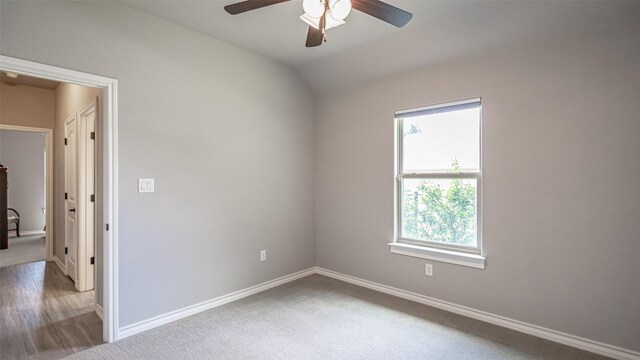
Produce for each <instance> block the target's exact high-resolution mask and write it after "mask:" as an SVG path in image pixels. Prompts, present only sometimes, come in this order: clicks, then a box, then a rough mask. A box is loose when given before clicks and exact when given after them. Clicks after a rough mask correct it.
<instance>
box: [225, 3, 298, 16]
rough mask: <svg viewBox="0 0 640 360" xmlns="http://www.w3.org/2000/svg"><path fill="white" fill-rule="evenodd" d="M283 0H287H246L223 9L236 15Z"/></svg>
mask: <svg viewBox="0 0 640 360" xmlns="http://www.w3.org/2000/svg"><path fill="white" fill-rule="evenodd" d="M285 1H289V0H247V1H241V2H239V3H235V4H231V5H227V6H225V7H224V9H225V10H227V12H228V13H229V14H231V15H238V14H242V13H243V12H247V11H251V10H255V9H260V8H263V7H265V6H269V5H275V4H279V3H281V2H285Z"/></svg>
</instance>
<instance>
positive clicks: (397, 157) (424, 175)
mask: <svg viewBox="0 0 640 360" xmlns="http://www.w3.org/2000/svg"><path fill="white" fill-rule="evenodd" d="M465 104H474V105H475V104H477V106H478V107H479V109H480V114H479V119H478V137H479V138H478V161H479V163H478V171H473V172H466V173H463V172H458V173H447V172H445V173H429V172H420V173H416V172H413V173H404V172H403V164H402V162H403V157H404V156H403V146H404V145H403V142H404V136H403V134H404V130H403V126H404V125H403V123H404V118H405V117H404V116H403V115H407V114H411V113H416V112H422V111H428V110H433V109H438V108H442V109H446V108H455V107H457V106H461V105H465ZM449 111H455V109H449ZM393 137H394V140H393V141H394V144H393V145H394V146H393V148H394V176H395V181H394V182H393V186H394V191H393V194H394V195H393V200H394V204H395V205H394V216H393V219H394V220H393V221H394V224H393V233H394V242H401V241H402V224H403V219H402V211H403V204H402V197H403V192H404V181H403V180H404V179H430V178H434V179H458V178H461V179H476V236H477V241H476V245H475V246H474V247H466V246H464V247H463V246H461V245H451V246H448V244H437V245H436V244H435V243H434V242H433V241H426V242H425V245H424V246H425V247H426V246H431V247H432V248H433V249H434V252H435V253H437V252H438V251H437V249H446V250H450V251H453V252H457V251H459V250H460V251H462V252H473V253H475V254H478V255H480V256H481V255H483V252H482V234H483V231H482V209H483V207H482V183H483V182H482V177H483V167H482V98H480V97H477V98H472V99H467V100H458V101H453V102H448V103H441V104H434V105H429V106H423V107H419V108H412V109H404V110H397V111H395V113H394V131H393ZM428 243H430V244H428ZM400 251H401V250H398V249H396V251H393V248H392V252H394V253H397V254H402V255H409V256H413V255H412V254H413V253H415V252H414V251H411V250H406V249H405V250H402V252H400ZM420 254H422V256H419V257H424V252H420ZM445 258H448V257H445ZM428 259H432V260H439V259H433V258H431V257H429V258H428ZM454 260H455V259H454ZM442 261H444V260H442ZM447 262H452V261H447ZM483 262H484V259H483ZM453 263H455V264H459V265H466V262H464V261H462V263H460V261H459V260H456V262H453ZM474 267H479V266H474ZM481 268H482V269H484V263H483V264H482V267H481Z"/></svg>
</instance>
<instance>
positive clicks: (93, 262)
mask: <svg viewBox="0 0 640 360" xmlns="http://www.w3.org/2000/svg"><path fill="white" fill-rule="evenodd" d="M95 263H96V257H95V256H92V257H91V265H93V264H95Z"/></svg>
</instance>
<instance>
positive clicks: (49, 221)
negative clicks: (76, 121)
mask: <svg viewBox="0 0 640 360" xmlns="http://www.w3.org/2000/svg"><path fill="white" fill-rule="evenodd" d="M0 60H2V57H0ZM2 65H3V64H2V63H1V62H0V69H2ZM0 129H2V130H12V131H26V132H34V133H44V142H45V149H46V153H47V154H46V155H47V158H46V159H45V160H46V164H47V168H46V169H45V177H46V178H47V179H46V180H47V184H46V194H45V197H46V199H45V209H46V212H47V215H46V217H45V224H46V226H47V231H46V238H47V239H46V240H45V246H46V247H47V249H46V258H47V260H49V259H52V258H53V211H54V206H53V129H47V128H39V127H31V126H19V125H5V124H0ZM29 232H30V231H23V232H22V233H23V234H25V235H29ZM34 235H35V233H34Z"/></svg>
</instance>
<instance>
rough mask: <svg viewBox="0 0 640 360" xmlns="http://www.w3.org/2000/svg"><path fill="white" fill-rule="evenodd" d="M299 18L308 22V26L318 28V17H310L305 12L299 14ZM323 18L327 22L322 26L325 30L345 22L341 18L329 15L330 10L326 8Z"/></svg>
mask: <svg viewBox="0 0 640 360" xmlns="http://www.w3.org/2000/svg"><path fill="white" fill-rule="evenodd" d="M300 19H301V20H302V21H304V22H306V23H307V24H309V26H311V27H313V28H314V29H318V30H320V18H312V17H311V16H309V15H308V14H306V13H305V14H302V15H300ZM325 19H326V22H327V23H326V24H325V26H324V29H325V30H329V29H333V28H334V27H338V26H340V25H342V24H346V23H345V22H344V21H343V20H335V19H334V18H333V17H332V16H331V10H327V16H326V17H325Z"/></svg>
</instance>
